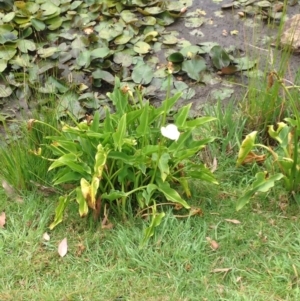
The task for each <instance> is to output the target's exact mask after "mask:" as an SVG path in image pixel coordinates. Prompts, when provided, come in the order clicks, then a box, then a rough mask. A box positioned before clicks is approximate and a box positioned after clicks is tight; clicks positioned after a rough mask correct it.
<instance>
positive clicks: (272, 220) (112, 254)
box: [0, 159, 300, 301]
mask: <svg viewBox="0 0 300 301" xmlns="http://www.w3.org/2000/svg"><path fill="white" fill-rule="evenodd" d="M227 160H228V159H227ZM223 162H224V160H223ZM232 163H233V162H232ZM220 169H221V170H219V171H218V172H217V175H218V177H219V178H220V179H222V181H223V182H222V184H221V185H219V187H216V186H211V185H209V186H207V185H204V184H201V186H197V187H196V188H195V189H194V199H193V200H192V203H193V205H194V206H197V207H201V208H202V210H203V216H202V217H200V216H197V217H191V218H188V219H179V218H176V217H174V215H173V214H172V213H171V212H170V213H169V214H168V216H167V218H166V219H165V220H164V221H163V224H162V225H161V226H160V227H159V228H158V230H157V233H156V234H155V236H154V237H153V238H152V239H151V240H150V241H149V244H148V245H147V246H146V247H144V248H142V249H140V248H139V243H140V242H141V239H142V235H143V232H142V229H143V227H144V226H145V224H144V222H143V221H139V220H129V221H127V222H125V223H124V222H121V221H114V224H115V227H114V228H113V229H112V230H101V229H100V226H99V225H97V224H95V223H94V222H93V220H89V219H81V220H80V219H78V218H75V217H77V216H76V214H77V212H76V210H77V209H76V208H75V206H74V212H73V211H72V210H71V211H70V210H69V211H68V214H67V216H66V219H65V221H64V223H63V224H60V225H59V226H58V227H57V228H55V230H54V231H53V232H51V233H50V236H51V239H50V241H49V242H46V241H44V240H43V238H42V236H43V233H44V232H46V231H47V226H48V225H49V223H50V222H51V219H52V218H53V213H54V208H55V204H56V201H55V200H54V199H51V198H49V197H45V196H42V195H40V194H34V193H30V194H28V195H26V196H24V203H23V204H16V203H14V202H13V200H7V199H6V196H5V194H4V192H1V195H0V200H1V202H0V204H1V205H0V211H2V210H4V211H5V212H6V215H7V223H6V225H5V228H4V229H0V237H1V239H0V266H1V277H0V300H1V301H7V300H24V301H27V300H46V301H48V300H49V301H50V300H74V301H75V300H111V301H114V300H116V301H121V300H126V301H133V300H149V301H150V300H153V301H159V300H162V301H165V300H178V301H179V300H182V301H183V300H184V301H188V300H209V301H210V300H262V301H266V300H270V301H271V300H298V299H299V297H300V289H299V287H300V279H299V271H300V262H299V260H298V258H299V254H300V251H299V249H300V231H299V230H300V229H299V207H298V205H296V204H287V203H286V196H285V195H284V193H281V192H280V190H277V192H276V193H273V194H269V195H263V196H262V197H261V198H260V199H258V198H257V199H256V200H255V201H254V202H253V203H252V204H251V205H249V206H247V207H246V208H245V209H244V210H242V211H239V212H236V211H235V201H236V198H237V196H238V195H240V194H241V193H242V190H241V189H240V188H238V187H237V185H232V179H233V178H234V175H233V176H232V177H230V176H229V172H228V170H227V169H226V165H224V166H223V168H222V165H220ZM240 172H242V171H240ZM235 176H236V175H235ZM226 178H227V181H226V180H224V179H226ZM74 205H75V204H74ZM286 205H288V206H286ZM225 219H236V220H239V221H240V222H241V223H240V224H233V223H230V222H227V221H225ZM64 237H67V239H68V246H69V250H68V253H67V255H66V256H65V257H64V258H61V257H60V256H59V255H58V253H57V246H58V243H59V242H60V241H61V240H62V239H63V238H64ZM207 237H209V238H211V239H213V240H215V241H216V242H217V243H218V245H219V248H217V249H216V250H214V249H212V248H211V246H210V243H209V242H208V240H207ZM219 269H221V270H219ZM222 269H224V270H222Z"/></svg>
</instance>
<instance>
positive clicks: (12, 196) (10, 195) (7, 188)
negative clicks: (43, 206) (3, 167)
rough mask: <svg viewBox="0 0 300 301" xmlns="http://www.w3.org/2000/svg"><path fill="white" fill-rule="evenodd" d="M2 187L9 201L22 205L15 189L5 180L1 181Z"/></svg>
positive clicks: (21, 200)
mask: <svg viewBox="0 0 300 301" xmlns="http://www.w3.org/2000/svg"><path fill="white" fill-rule="evenodd" d="M2 187H3V189H4V192H5V194H6V196H7V197H8V198H9V199H12V200H14V201H16V202H17V203H23V199H22V198H21V197H20V196H19V195H18V194H17V192H16V191H15V189H14V188H13V187H12V186H11V185H10V184H9V183H8V182H7V181H5V180H2Z"/></svg>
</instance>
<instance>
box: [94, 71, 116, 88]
mask: <svg viewBox="0 0 300 301" xmlns="http://www.w3.org/2000/svg"><path fill="white" fill-rule="evenodd" d="M92 76H93V78H95V79H101V80H104V81H105V82H107V83H109V84H111V85H114V82H115V78H114V76H113V75H112V74H111V73H109V72H107V71H104V70H101V69H97V70H96V71H94V72H93V73H92Z"/></svg>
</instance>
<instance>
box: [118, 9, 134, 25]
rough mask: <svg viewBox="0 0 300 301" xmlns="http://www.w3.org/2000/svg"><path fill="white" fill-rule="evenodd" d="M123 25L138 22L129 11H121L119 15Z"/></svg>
mask: <svg viewBox="0 0 300 301" xmlns="http://www.w3.org/2000/svg"><path fill="white" fill-rule="evenodd" d="M120 16H121V18H122V19H123V20H124V22H125V23H134V22H137V21H138V17H137V16H136V15H135V14H134V13H132V12H131V11H130V10H123V11H122V12H121V14H120Z"/></svg>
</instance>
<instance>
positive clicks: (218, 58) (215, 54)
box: [209, 45, 231, 70]
mask: <svg viewBox="0 0 300 301" xmlns="http://www.w3.org/2000/svg"><path fill="white" fill-rule="evenodd" d="M209 54H210V57H211V59H212V62H213V64H214V66H215V67H216V68H217V69H219V70H220V69H222V68H224V67H227V66H229V64H230V62H231V60H230V57H229V55H228V53H227V52H226V51H225V50H224V49H223V48H222V47H221V46H219V45H217V46H214V47H212V48H211V50H210V52H209Z"/></svg>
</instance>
